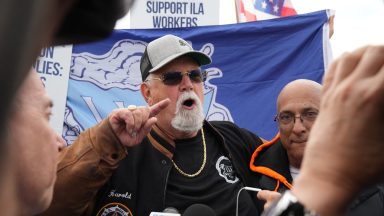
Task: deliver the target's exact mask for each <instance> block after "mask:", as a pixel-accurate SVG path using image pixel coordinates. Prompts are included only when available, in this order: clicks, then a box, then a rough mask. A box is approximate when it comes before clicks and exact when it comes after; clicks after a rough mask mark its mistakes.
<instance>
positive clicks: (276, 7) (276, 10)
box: [273, 4, 279, 13]
mask: <svg viewBox="0 0 384 216" xmlns="http://www.w3.org/2000/svg"><path fill="white" fill-rule="evenodd" d="M273 12H275V13H278V12H279V6H277V4H275V6H273Z"/></svg>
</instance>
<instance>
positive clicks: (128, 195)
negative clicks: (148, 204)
mask: <svg viewBox="0 0 384 216" xmlns="http://www.w3.org/2000/svg"><path fill="white" fill-rule="evenodd" d="M108 197H116V198H125V199H132V193H128V192H125V193H116V190H112V191H111V192H109V195H108Z"/></svg>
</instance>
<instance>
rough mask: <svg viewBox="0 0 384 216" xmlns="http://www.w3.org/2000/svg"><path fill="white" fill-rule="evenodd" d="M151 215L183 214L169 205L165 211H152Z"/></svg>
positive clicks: (174, 215)
mask: <svg viewBox="0 0 384 216" xmlns="http://www.w3.org/2000/svg"><path fill="white" fill-rule="evenodd" d="M149 216H181V215H180V213H179V211H177V209H176V208H173V207H167V208H165V209H164V210H163V212H151V214H149Z"/></svg>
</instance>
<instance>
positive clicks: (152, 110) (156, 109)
mask: <svg viewBox="0 0 384 216" xmlns="http://www.w3.org/2000/svg"><path fill="white" fill-rule="evenodd" d="M170 103H171V100H169V98H167V99H164V100H162V101H159V102H157V103H155V104H154V105H152V106H150V107H149V117H150V118H151V117H155V116H156V115H157V114H159V113H160V112H161V111H162V110H163V109H164V108H165V107H167V106H168V105H169V104H170Z"/></svg>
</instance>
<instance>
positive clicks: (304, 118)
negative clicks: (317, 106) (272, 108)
mask: <svg viewBox="0 0 384 216" xmlns="http://www.w3.org/2000/svg"><path fill="white" fill-rule="evenodd" d="M318 115H319V112H318V111H306V112H303V113H301V114H300V115H299V116H295V114H293V113H291V112H282V113H279V114H278V115H276V117H275V121H277V122H279V124H282V125H292V123H293V124H294V123H295V122H296V119H297V118H300V120H301V122H302V123H313V122H314V121H315V120H316V117H317V116H318Z"/></svg>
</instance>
